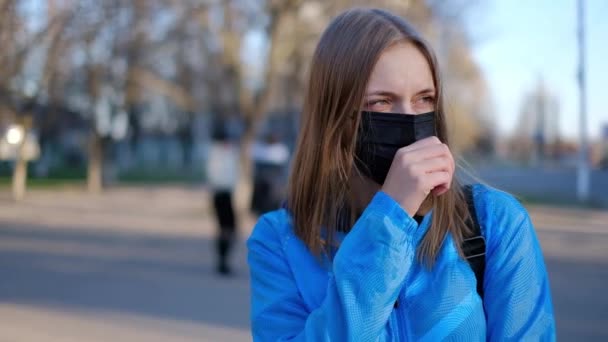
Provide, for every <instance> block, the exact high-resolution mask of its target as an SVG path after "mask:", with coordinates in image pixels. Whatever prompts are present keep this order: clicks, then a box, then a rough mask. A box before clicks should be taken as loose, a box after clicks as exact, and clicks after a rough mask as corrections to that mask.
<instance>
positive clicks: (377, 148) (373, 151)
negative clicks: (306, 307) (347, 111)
mask: <svg viewBox="0 0 608 342" xmlns="http://www.w3.org/2000/svg"><path fill="white" fill-rule="evenodd" d="M361 115H362V116H361V125H360V127H359V135H358V140H357V148H356V156H357V158H355V163H356V165H357V168H358V169H359V170H360V171H361V172H362V173H363V174H364V175H366V176H367V177H369V178H371V179H373V180H374V181H375V182H376V183H378V184H380V185H382V184H383V183H384V180H385V179H386V175H387V174H388V170H389V169H390V168H391V164H392V162H393V158H394V157H395V154H396V153H397V150H399V149H400V148H402V147H405V146H408V145H411V144H413V143H414V142H416V141H418V140H421V139H424V138H428V137H430V136H434V135H435V113H434V112H430V113H425V114H418V115H412V114H394V113H378V112H361Z"/></svg>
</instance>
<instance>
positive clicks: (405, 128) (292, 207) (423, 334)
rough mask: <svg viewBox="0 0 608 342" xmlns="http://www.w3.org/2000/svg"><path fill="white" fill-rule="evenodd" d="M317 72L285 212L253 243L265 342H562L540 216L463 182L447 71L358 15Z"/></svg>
mask: <svg viewBox="0 0 608 342" xmlns="http://www.w3.org/2000/svg"><path fill="white" fill-rule="evenodd" d="M310 73H311V74H310V79H309V83H308V87H309V88H308V93H307V94H306V96H305V101H304V107H303V114H302V119H303V122H302V131H301V132H300V137H299V139H298V146H297V149H296V154H295V156H294V160H293V165H292V173H291V177H290V181H289V185H288V194H287V203H286V206H285V208H283V209H281V210H277V211H273V212H271V213H268V214H266V215H264V216H262V217H261V218H260V220H259V221H258V223H257V225H256V227H255V228H254V231H253V233H252V235H251V237H250V238H249V240H248V248H249V257H248V260H249V266H250V270H251V296H252V313H251V317H252V322H251V325H252V332H253V338H254V340H257V341H277V340H287V339H289V340H298V341H395V340H397V341H412V340H414V341H415V340H425V341H443V340H456V341H458V340H461V341H485V340H492V341H503V340H516V341H521V340H530V341H538V340H543V341H547V340H549V341H550V340H555V321H554V316H553V308H552V303H551V296H550V291H549V281H548V279H547V272H546V269H545V264H544V261H543V256H542V253H541V250H540V246H539V243H538V240H537V238H536V235H535V233H534V228H533V226H532V223H531V221H530V217H529V216H528V213H527V212H526V210H525V209H524V208H523V207H522V206H521V205H520V203H519V202H517V200H515V199H514V198H513V197H512V196H511V195H509V194H506V193H504V192H501V191H498V190H495V189H492V188H490V187H488V186H485V185H481V184H474V185H471V186H467V187H464V186H461V185H460V183H459V181H458V180H457V179H455V178H454V174H455V163H454V157H453V156H452V152H451V151H450V148H449V143H448V138H447V128H448V127H447V124H446V116H447V115H449V113H446V112H445V110H444V107H443V104H442V92H443V91H442V88H441V79H440V74H439V72H438V67H437V62H436V60H435V58H434V55H433V52H432V50H431V48H430V47H429V45H428V44H427V43H426V42H425V41H424V40H423V39H422V38H421V37H420V35H419V34H418V33H417V32H416V31H415V29H414V28H412V27H411V26H410V24H409V23H407V22H406V21H405V20H404V19H403V18H400V17H397V16H395V15H393V14H391V13H389V12H386V11H382V10H377V9H354V10H350V11H348V12H346V13H343V14H341V15H340V16H338V17H337V18H336V19H334V20H333V22H332V23H331V24H330V25H329V27H328V28H327V29H326V31H325V32H324V33H323V35H322V37H321V39H320V41H319V43H318V46H317V49H316V52H315V55H314V57H313V60H312V64H311V69H310ZM455 133H456V134H458V132H455Z"/></svg>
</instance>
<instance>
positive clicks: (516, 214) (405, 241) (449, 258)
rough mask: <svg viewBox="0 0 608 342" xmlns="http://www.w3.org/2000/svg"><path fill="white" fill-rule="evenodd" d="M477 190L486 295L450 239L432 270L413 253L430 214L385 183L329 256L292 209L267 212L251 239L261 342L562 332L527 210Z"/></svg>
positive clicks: (255, 321) (544, 337)
mask: <svg viewBox="0 0 608 342" xmlns="http://www.w3.org/2000/svg"><path fill="white" fill-rule="evenodd" d="M473 193H474V198H475V205H476V209H477V215H478V219H479V222H480V224H481V228H482V233H483V235H484V237H485V238H486V270H485V278H484V299H483V301H482V300H481V298H480V297H479V295H478V294H477V291H476V278H475V275H474V273H473V271H472V269H471V267H470V266H469V264H468V263H467V261H466V260H464V259H462V258H461V257H459V255H458V253H457V250H456V248H455V246H454V243H453V240H452V238H451V236H449V235H448V236H447V237H446V240H445V243H444V244H443V247H442V249H441V251H440V254H439V256H438V259H437V261H436V263H435V265H434V266H433V268H432V269H430V270H429V269H428V268H427V267H426V266H424V265H423V264H421V263H420V262H419V261H418V259H417V258H416V246H418V244H419V243H420V241H421V240H422V237H423V236H424V234H425V232H426V230H427V229H428V227H429V225H430V222H431V216H432V212H431V213H429V214H427V215H426V216H425V217H424V219H423V221H422V223H421V224H420V225H418V223H417V222H416V221H415V220H414V219H412V218H411V217H410V216H408V215H407V213H406V212H405V211H404V210H403V209H402V208H401V207H400V206H399V204H398V203H396V202H395V201H394V200H393V199H392V198H391V197H389V196H388V195H386V194H385V193H383V192H378V193H377V194H376V195H375V196H374V198H373V199H372V201H371V202H370V203H369V205H368V207H367V208H366V209H365V211H364V212H363V214H362V215H361V217H360V218H359V220H358V221H357V222H356V224H355V225H354V227H353V229H352V230H351V231H350V232H349V233H348V234H346V235H345V236H344V237H343V239H342V241H341V244H340V247H339V249H338V251H337V253H336V254H335V257H334V258H333V261H332V262H329V261H328V260H325V262H323V261H319V258H318V257H315V256H314V255H312V254H311V253H310V252H309V250H308V249H307V247H306V246H305V245H304V243H303V242H302V241H301V240H300V239H299V238H297V237H296V236H295V235H294V231H293V226H292V222H291V219H290V216H289V214H288V212H287V211H286V210H285V209H281V210H277V211H274V212H271V213H268V214H266V215H264V216H262V217H261V218H260V220H259V221H258V223H257V225H256V226H255V228H254V230H253V233H252V234H251V237H250V238H249V240H248V242H247V246H248V249H249V252H248V261H249V266H250V270H251V305H252V306H251V326H252V334H253V339H254V340H255V341H443V340H453V341H484V340H490V341H507V340H512V341H521V340H529V341H539V340H540V341H553V340H555V320H554V316H553V308H552V304H551V296H550V291H549V281H548V278H547V272H546V269H545V264H544V261H543V256H542V253H541V249H540V246H539V243H538V240H537V237H536V234H535V232H534V228H533V226H532V222H531V221H530V218H529V216H528V214H527V212H526V210H525V209H524V208H523V207H522V206H521V205H520V203H519V202H518V201H517V200H515V199H514V198H513V197H512V196H511V195H508V194H506V193H504V192H501V191H498V190H495V189H492V188H490V187H487V186H484V185H476V186H474V188H473ZM396 300H398V301H399V305H398V306H397V307H396V308H395V305H394V304H395V301H396Z"/></svg>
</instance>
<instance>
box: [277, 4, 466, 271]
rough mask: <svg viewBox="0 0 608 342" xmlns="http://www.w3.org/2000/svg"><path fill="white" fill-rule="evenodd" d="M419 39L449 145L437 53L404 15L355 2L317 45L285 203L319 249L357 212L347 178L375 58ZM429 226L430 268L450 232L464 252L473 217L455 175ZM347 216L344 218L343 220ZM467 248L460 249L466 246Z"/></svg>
mask: <svg viewBox="0 0 608 342" xmlns="http://www.w3.org/2000/svg"><path fill="white" fill-rule="evenodd" d="M403 42H409V43H412V44H414V45H415V46H416V47H417V48H418V49H419V51H420V52H421V53H422V54H423V55H424V56H425V57H426V59H427V60H428V63H429V66H430V68H431V72H432V74H433V81H434V84H435V89H436V92H437V105H436V110H435V112H436V132H437V137H438V138H439V139H440V140H441V141H443V142H444V143H446V144H448V134H447V127H446V121H445V114H444V108H443V99H442V97H443V95H442V91H441V80H440V77H439V71H438V66H437V62H436V58H435V56H434V54H433V52H432V50H431V48H430V47H429V45H428V44H427V43H426V42H425V41H424V39H422V37H421V36H420V35H419V34H418V33H417V32H416V30H415V29H414V28H413V27H412V26H410V25H409V24H408V23H407V22H406V21H405V20H404V19H403V18H401V17H398V16H396V15H393V14H391V13H389V12H386V11H383V10H379V9H352V10H349V11H346V12H344V13H342V14H341V15H339V16H338V17H336V18H335V19H334V20H333V21H332V22H331V23H330V25H329V26H328V28H327V29H326V30H325V32H324V33H323V35H322V36H321V39H320V41H319V43H318V45H317V48H316V51H315V54H314V57H313V60H312V65H311V69H310V80H309V83H308V90H307V94H306V97H305V101H304V106H303V112H302V128H301V131H300V135H299V137H298V143H297V149H296V153H295V156H294V161H293V165H292V171H291V176H290V181H289V188H288V201H287V203H288V206H289V210H290V212H291V215H292V217H293V223H294V227H295V233H296V235H297V236H298V237H299V238H300V239H302V240H303V241H304V243H305V244H306V245H307V247H308V248H309V249H310V250H311V251H312V252H313V253H314V254H316V255H320V254H321V253H323V252H326V251H327V250H326V249H325V247H326V246H333V239H334V235H335V232H336V231H338V230H341V229H343V228H344V227H343V225H347V226H348V227H351V226H352V225H353V224H354V221H355V217H354V215H352V214H349V215H347V216H348V217H345V213H353V212H354V205H355V204H354V201H353V196H352V194H351V189H350V187H349V178H350V177H351V175H352V171H356V170H355V168H354V166H353V165H354V158H355V153H354V151H355V145H356V140H357V131H358V127H359V121H360V119H359V115H356V113H358V112H359V110H360V108H361V105H362V103H363V98H364V95H365V90H366V86H367V83H368V80H369V77H370V75H371V73H372V70H373V68H374V65H375V64H376V62H377V60H378V58H379V57H380V55H381V54H382V52H383V51H384V50H386V49H387V48H389V47H390V46H393V45H394V44H397V43H403ZM427 201H429V202H430V203H429V204H430V205H431V206H432V208H433V219H432V223H431V227H430V228H429V230H428V232H427V234H426V235H425V237H424V238H423V240H422V242H421V245H420V246H419V249H418V257H419V259H420V260H422V261H424V262H425V263H426V264H427V265H428V266H429V267H430V266H432V265H433V263H434V261H435V259H436V257H437V255H438V253H439V250H440V248H441V246H442V244H443V241H444V240H445V237H446V234H447V233H448V232H450V233H451V234H452V236H453V239H454V241H455V244H456V246H457V248H458V249H459V251H460V244H461V242H462V239H463V237H464V236H466V235H468V233H469V229H468V228H467V225H466V224H465V222H466V220H467V219H468V218H469V217H470V214H469V211H468V207H467V204H466V201H465V199H464V195H463V192H462V189H461V187H460V185H459V184H458V181H457V180H456V179H454V180H453V184H452V186H451V189H450V190H449V191H448V192H447V193H445V194H443V195H442V196H439V197H429V198H428V199H427ZM345 222H346V223H345ZM461 254H462V252H461Z"/></svg>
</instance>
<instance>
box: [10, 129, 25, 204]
mask: <svg viewBox="0 0 608 342" xmlns="http://www.w3.org/2000/svg"><path fill="white" fill-rule="evenodd" d="M24 141H25V139H24ZM24 146H25V143H24V142H21V145H20V146H19V148H18V152H17V159H16V160H15V169H14V170H13V198H14V200H15V201H17V202H18V201H21V200H22V199H23V198H24V197H25V190H26V187H27V160H26V159H25V156H24V154H23V151H24V150H25V148H24Z"/></svg>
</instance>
